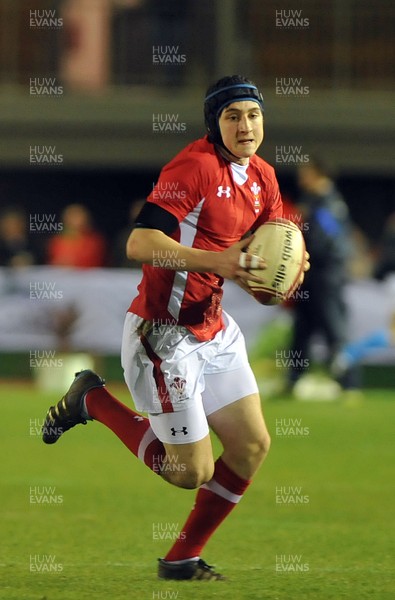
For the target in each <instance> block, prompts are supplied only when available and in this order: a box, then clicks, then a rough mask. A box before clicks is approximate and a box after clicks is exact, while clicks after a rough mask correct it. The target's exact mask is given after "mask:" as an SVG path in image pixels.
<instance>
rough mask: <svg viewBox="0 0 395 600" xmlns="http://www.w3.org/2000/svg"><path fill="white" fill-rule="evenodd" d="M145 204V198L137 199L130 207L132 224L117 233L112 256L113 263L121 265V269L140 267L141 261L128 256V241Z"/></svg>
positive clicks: (117, 265)
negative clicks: (130, 258)
mask: <svg viewBox="0 0 395 600" xmlns="http://www.w3.org/2000/svg"><path fill="white" fill-rule="evenodd" d="M144 204H145V199H144V198H142V199H138V200H135V201H134V202H133V203H132V204H131V205H130V209H129V222H130V225H128V226H127V227H125V228H124V229H122V231H120V232H119V234H118V235H117V237H116V239H115V242H114V252H113V257H112V264H113V266H114V267H119V268H121V269H130V268H131V267H132V268H133V269H140V268H141V263H139V262H137V261H136V260H129V259H128V257H127V256H126V242H127V241H128V238H129V236H130V234H131V233H132V230H133V225H134V223H135V221H136V218H137V216H138V214H139V213H140V211H141V209H142V208H143V205H144Z"/></svg>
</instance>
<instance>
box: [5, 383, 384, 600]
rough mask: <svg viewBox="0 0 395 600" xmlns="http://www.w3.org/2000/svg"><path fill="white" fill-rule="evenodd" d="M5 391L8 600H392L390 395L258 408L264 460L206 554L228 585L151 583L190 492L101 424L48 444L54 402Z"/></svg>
mask: <svg viewBox="0 0 395 600" xmlns="http://www.w3.org/2000/svg"><path fill="white" fill-rule="evenodd" d="M110 389H111V386H110ZM115 389H116V391H117V392H118V391H119V394H118V395H119V397H120V399H121V400H123V401H125V402H129V400H128V395H127V392H126V391H125V389H124V388H119V387H118V388H115ZM0 394H1V398H2V401H1V406H2V411H1V414H2V416H1V447H2V453H1V471H2V476H1V504H2V511H1V512H2V526H1V556H0V579H1V585H0V598H2V599H4V600H24V599H28V600H85V599H94V600H121V599H122V600H124V599H125V600H126V599H128V600H145V599H147V600H149V599H155V598H159V599H160V598H169V599H170V598H177V600H198V599H203V598H204V599H207V598H215V599H217V598H218V599H227V600H239V599H246V600H247V599H248V600H253V599H259V598H262V599H267V600H291V599H301V600H305V599H311V600H332V599H333V600H341V599H350V600H363V599H365V598H366V599H377V600H392V599H393V598H395V583H394V555H393V550H394V548H393V546H394V539H395V535H394V533H395V532H394V497H395V496H394V481H395V478H394V467H393V465H394V452H393V448H394V403H393V394H392V393H391V392H390V391H379V390H377V391H374V390H371V391H369V392H366V394H365V398H364V399H362V400H360V401H347V400H345V401H338V402H331V403H307V402H306V403H303V402H292V401H290V400H287V399H286V398H283V399H279V400H277V401H271V402H266V403H265V404H264V412H265V416H266V420H267V422H268V425H269V428H270V431H271V434H272V449H271V453H270V456H269V458H268V459H267V461H266V463H265V464H264V465H263V467H262V468H261V470H260V472H259V473H258V475H257V477H256V479H255V481H254V483H253V485H252V486H251V487H250V489H249V490H248V492H247V494H246V496H245V497H244V499H243V500H242V501H241V504H240V505H239V506H238V507H237V508H236V509H235V511H234V512H233V513H232V514H231V515H230V517H229V518H228V519H227V521H226V522H225V523H224V524H223V525H222V527H221V528H220V529H219V530H218V531H217V532H216V534H215V535H214V537H213V538H212V539H211V540H210V542H209V544H208V545H207V547H206V549H205V552H204V555H203V557H204V558H205V560H206V561H207V562H208V563H209V564H214V565H215V566H216V568H217V570H218V571H219V572H223V573H224V574H225V575H226V576H228V577H229V580H228V581H226V582H163V581H159V580H158V579H157V578H156V559H157V558H158V557H162V556H163V555H164V553H165V552H166V550H167V548H168V547H169V546H170V544H171V543H172V542H171V540H170V539H169V538H171V537H172V536H174V535H175V534H174V531H175V530H176V529H178V528H181V527H182V524H183V522H184V519H185V517H186V515H187V514H188V512H189V510H190V508H191V506H192V504H193V498H194V495H195V492H193V491H186V490H179V489H177V488H175V487H172V486H170V485H168V484H166V483H165V482H163V481H162V480H161V479H160V478H159V477H158V476H157V475H154V474H153V473H151V472H150V471H149V470H148V469H147V468H146V467H145V466H144V465H142V464H141V463H140V462H139V461H138V460H137V459H136V458H134V457H133V456H132V455H131V454H129V452H128V451H127V449H126V448H125V447H124V446H123V445H122V444H121V443H120V442H119V440H117V439H116V438H115V436H114V435H113V434H112V433H111V432H110V431H108V430H106V429H105V428H104V427H103V426H102V425H101V424H99V423H89V424H88V425H87V426H86V427H82V426H79V427H77V428H75V429H73V430H72V431H70V432H68V433H67V434H66V435H65V436H64V438H62V439H61V440H60V441H59V442H58V443H57V444H56V445H54V446H45V445H44V444H43V443H42V442H41V439H40V437H39V436H38V434H37V429H38V427H39V425H38V422H39V421H42V418H43V416H44V414H45V411H46V409H47V407H48V406H49V404H50V403H51V402H53V400H54V399H56V400H57V399H58V398H53V395H52V396H51V395H48V393H46V394H44V393H40V392H38V391H37V390H36V389H34V387H33V386H29V385H26V384H25V385H21V384H19V385H18V384H5V383H4V384H2V385H1V386H0ZM281 419H283V420H282V421H281ZM215 449H216V453H217V454H219V452H220V447H219V445H218V444H217V443H215ZM158 532H160V534H159V533H158ZM161 537H162V538H165V539H160V538H161ZM166 538H167V539H166Z"/></svg>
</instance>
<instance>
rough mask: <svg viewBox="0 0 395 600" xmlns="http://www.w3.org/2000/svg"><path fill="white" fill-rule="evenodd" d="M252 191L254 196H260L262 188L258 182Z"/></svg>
mask: <svg viewBox="0 0 395 600" xmlns="http://www.w3.org/2000/svg"><path fill="white" fill-rule="evenodd" d="M250 189H251V192H252V193H253V194H254V196H258V194H259V192H260V191H261V186H260V185H258V184H257V182H256V181H254V183H253V184H252V186H251V188H250Z"/></svg>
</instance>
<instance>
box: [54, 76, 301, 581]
mask: <svg viewBox="0 0 395 600" xmlns="http://www.w3.org/2000/svg"><path fill="white" fill-rule="evenodd" d="M204 115H205V123H206V127H207V135H206V136H205V137H204V138H202V139H199V140H197V141H195V142H193V143H192V144H190V145H188V146H187V147H186V148H185V149H184V150H182V151H181V152H180V153H179V154H178V155H177V156H176V157H175V158H174V159H173V160H172V161H171V162H170V163H168V164H167V165H166V166H165V167H164V169H163V170H162V172H161V174H160V177H159V180H158V182H157V184H156V186H155V188H154V190H153V191H152V193H151V195H150V196H149V197H148V200H147V202H146V204H145V205H144V207H143V209H142V211H141V213H140V215H139V217H138V218H137V223H136V225H135V228H134V230H133V232H132V233H131V235H130V238H129V240H128V242H127V255H128V257H129V258H131V259H135V260H138V261H140V262H142V263H143V265H144V266H143V277H142V280H141V283H140V285H139V288H138V291H139V293H138V296H137V297H136V298H135V299H134V300H133V302H132V304H131V306H130V308H129V312H128V313H127V316H126V320H125V327H124V334H123V341H122V366H123V369H124V373H125V380H126V383H127V385H128V388H129V390H130V393H131V395H132V397H133V400H134V403H135V406H136V408H137V410H138V411H140V412H145V413H148V418H142V417H141V416H140V414H138V413H135V412H133V411H132V410H130V409H129V408H127V407H126V406H124V405H123V404H121V403H120V402H118V400H116V399H115V398H114V397H113V396H112V395H111V394H110V392H109V391H108V390H107V389H106V388H105V387H104V381H103V380H102V379H101V378H100V377H99V376H98V375H96V374H95V373H93V372H92V371H88V370H86V371H81V373H79V374H77V375H76V378H75V380H74V382H73V383H72V385H71V387H70V389H69V391H68V392H67V393H66V395H65V396H64V398H63V399H62V400H61V401H60V402H58V404H57V405H56V406H55V407H51V408H50V409H49V411H48V413H47V416H46V419H45V422H44V426H43V439H44V442H46V443H49V444H51V443H54V442H56V441H57V440H58V439H59V437H60V435H61V434H62V433H63V432H65V431H67V430H68V429H70V427H73V426H74V425H76V424H77V423H86V421H87V420H92V419H93V420H96V421H100V422H101V423H103V424H104V425H106V426H107V427H109V428H110V429H111V430H112V431H113V432H114V433H115V434H116V435H117V436H118V437H119V438H120V439H121V440H122V442H123V443H124V444H125V445H126V446H127V447H128V448H129V450H130V451H131V452H132V453H133V454H135V455H136V456H137V457H138V458H139V459H140V460H142V461H144V463H145V464H146V465H147V466H148V467H149V468H151V469H152V470H154V471H156V472H157V471H159V472H160V474H161V476H162V477H163V478H164V479H166V480H167V481H168V482H169V483H172V484H173V485H175V486H179V487H182V488H199V489H198V492H197V496H196V502H195V506H194V508H193V510H192V512H191V514H190V516H189V517H188V519H187V521H186V523H185V525H184V527H183V533H184V536H182V537H183V539H180V540H177V541H176V542H175V544H174V545H173V546H172V548H170V550H169V552H168V553H167V555H166V556H165V557H164V559H161V560H160V561H159V570H158V575H159V577H160V578H163V579H223V577H222V575H220V574H218V573H216V572H215V571H214V569H213V568H212V567H211V566H209V565H207V563H206V562H204V561H203V560H202V559H201V558H200V556H201V552H202V549H203V547H204V545H205V544H206V542H207V541H208V539H209V538H210V536H211V535H212V534H213V533H214V531H215V530H216V529H217V527H218V526H219V525H220V524H221V523H222V521H223V520H224V519H225V518H226V517H227V516H228V515H229V513H230V512H231V511H232V509H233V508H234V507H235V506H236V505H237V503H238V502H239V501H240V500H241V498H242V496H243V494H244V492H245V491H246V489H247V487H248V486H249V485H250V483H251V479H252V477H253V476H254V474H255V473H256V471H257V469H258V468H259V466H260V464H261V463H262V461H263V460H264V458H265V456H266V454H267V452H268V450H269V445H270V437H269V433H268V431H267V428H266V425H265V422H264V419H263V415H262V410H261V402H260V398H259V393H258V386H257V384H256V380H255V377H254V374H253V372H252V370H251V367H250V365H249V363H248V358H247V352H246V348H245V343H244V338H243V335H242V333H241V332H240V329H239V327H238V326H237V324H236V323H235V321H234V320H233V319H232V317H231V316H230V315H228V314H227V313H226V312H225V311H224V310H223V309H222V307H221V297H222V289H221V288H222V284H223V281H224V279H232V280H234V281H236V282H237V283H238V284H239V285H241V287H243V288H244V289H245V290H246V291H248V286H247V280H253V281H261V280H262V279H261V278H259V277H254V276H252V275H251V274H250V273H249V271H248V269H249V268H258V269H262V274H263V276H264V269H265V262H264V260H262V259H260V258H259V257H256V256H253V255H249V254H248V253H246V252H243V249H244V248H246V247H247V246H248V244H249V242H250V241H251V239H252V237H251V236H249V233H250V232H251V231H254V230H255V229H256V228H257V227H258V226H259V225H261V224H262V223H264V222H265V221H267V220H269V219H274V218H276V217H281V215H282V203H281V197H280V192H279V188H278V184H277V181H276V177H275V174H274V170H273V168H272V167H271V166H269V165H268V164H267V163H266V162H265V161H264V160H262V159H261V158H259V157H257V156H256V151H257V150H258V148H259V146H260V145H261V143H262V141H263V137H264V129H263V99H262V95H261V94H260V92H259V90H258V89H257V87H256V86H255V85H254V84H253V83H252V82H251V81H249V80H248V79H246V78H244V77H240V76H231V77H225V78H223V79H221V80H219V81H218V82H217V83H216V84H214V85H213V86H212V87H210V88H209V90H208V92H207V95H206V98H205V103H204ZM245 236H249V237H245ZM307 268H308V264H307V263H306V269H307ZM209 427H211V428H212V430H213V431H214V432H215V433H216V434H217V436H218V438H219V439H220V441H221V444H222V446H223V452H222V455H221V456H220V457H219V458H218V459H217V460H214V457H213V450H212V446H211V440H210V435H209ZM158 457H159V464H158ZM166 465H167V466H171V465H175V467H174V468H166ZM181 465H185V467H186V468H185V469H184V470H183V469H179V468H177V466H181Z"/></svg>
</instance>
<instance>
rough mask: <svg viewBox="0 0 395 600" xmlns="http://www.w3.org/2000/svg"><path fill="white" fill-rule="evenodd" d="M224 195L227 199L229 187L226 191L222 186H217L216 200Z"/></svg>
mask: <svg viewBox="0 0 395 600" xmlns="http://www.w3.org/2000/svg"><path fill="white" fill-rule="evenodd" d="M223 195H225V196H226V197H227V198H230V186H229V185H228V186H226V189H225V190H224V188H223V186H222V185H219V186H218V190H217V196H218V198H221V196H223Z"/></svg>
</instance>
